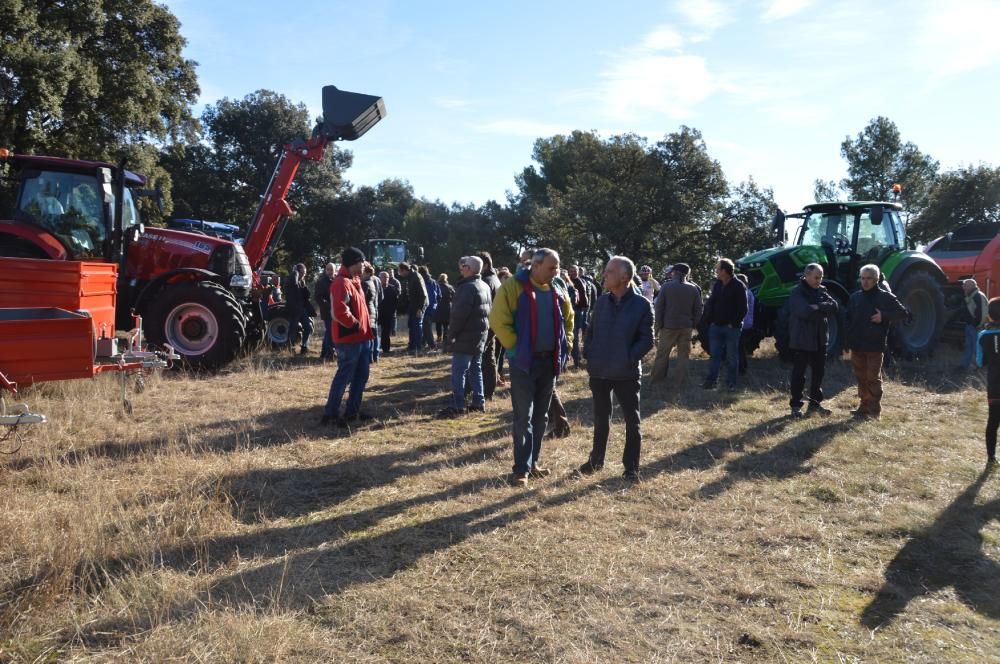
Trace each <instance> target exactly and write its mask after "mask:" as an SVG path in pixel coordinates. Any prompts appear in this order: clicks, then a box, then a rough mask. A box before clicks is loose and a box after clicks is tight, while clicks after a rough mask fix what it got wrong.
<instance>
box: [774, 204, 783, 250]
mask: <svg viewBox="0 0 1000 664" xmlns="http://www.w3.org/2000/svg"><path fill="white" fill-rule="evenodd" d="M771 234H772V235H773V236H774V241H775V242H777V243H778V244H784V243H785V213H784V212H782V211H781V210H780V209H779V210H776V211H775V213H774V216H773V217H772V218H771Z"/></svg>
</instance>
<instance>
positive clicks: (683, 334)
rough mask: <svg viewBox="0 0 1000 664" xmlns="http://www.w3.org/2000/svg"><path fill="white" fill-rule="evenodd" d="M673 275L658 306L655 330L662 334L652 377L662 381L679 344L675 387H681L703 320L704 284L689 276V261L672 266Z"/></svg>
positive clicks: (664, 288)
mask: <svg viewBox="0 0 1000 664" xmlns="http://www.w3.org/2000/svg"><path fill="white" fill-rule="evenodd" d="M670 271H671V273H672V274H673V279H671V280H670V281H667V282H666V283H664V284H663V288H662V289H661V290H660V296H659V297H657V298H656V303H655V307H654V314H655V316H654V320H655V322H654V324H653V325H654V331H655V333H656V334H658V335H659V339H658V341H657V344H656V358H655V359H654V360H653V371H652V373H651V374H650V376H649V378H650V380H651V381H654V382H656V381H662V380H665V379H666V377H667V371H668V370H669V368H670V351H671V350H673V349H674V347H676V348H677V364H676V365H675V366H674V373H673V375H672V378H673V380H672V381H671V387H672V388H673V389H678V388H680V387H681V385H683V384H684V381H685V379H686V378H687V367H688V356H689V355H690V354H691V333H692V330H693V329H694V326H695V325H697V324H698V321H699V320H701V312H702V309H703V307H704V304H703V303H702V295H701V288H699V287H698V286H697V285H696V284H693V283H691V282H689V281H688V280H687V276H688V273H689V272H690V271H691V268H690V267H688V265H687V264H686V263H677V264H676V265H671V266H670Z"/></svg>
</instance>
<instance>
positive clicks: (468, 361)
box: [451, 353, 486, 410]
mask: <svg viewBox="0 0 1000 664" xmlns="http://www.w3.org/2000/svg"><path fill="white" fill-rule="evenodd" d="M466 380H468V382H469V383H470V384H471V386H472V405H473V406H483V405H485V404H486V397H485V396H483V356H482V355H480V354H479V353H476V354H475V355H465V354H463V353H455V354H454V355H452V356H451V390H452V393H453V394H454V397H453V398H452V405H453V406H454V407H455V408H456V409H457V410H465V383H466Z"/></svg>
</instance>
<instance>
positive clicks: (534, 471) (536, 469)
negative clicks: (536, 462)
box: [528, 466, 552, 479]
mask: <svg viewBox="0 0 1000 664" xmlns="http://www.w3.org/2000/svg"><path fill="white" fill-rule="evenodd" d="M528 474H529V475H531V476H532V477H534V478H535V479H540V478H542V477H548V476H549V475H551V474H552V471H551V470H549V469H548V468H542V467H541V466H532V467H531V471H530V472H529V473H528Z"/></svg>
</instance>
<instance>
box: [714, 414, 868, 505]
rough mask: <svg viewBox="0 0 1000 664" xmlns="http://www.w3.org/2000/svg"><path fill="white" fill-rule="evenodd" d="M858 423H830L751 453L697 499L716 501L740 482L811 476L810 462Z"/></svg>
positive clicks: (728, 465)
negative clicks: (827, 445)
mask: <svg viewBox="0 0 1000 664" xmlns="http://www.w3.org/2000/svg"><path fill="white" fill-rule="evenodd" d="M855 425H856V421H855V420H846V421H845V420H840V421H836V422H829V423H827V424H823V425H822V426H818V427H810V428H808V429H804V430H802V431H800V432H799V433H797V434H795V435H794V436H792V437H791V438H789V439H788V440H785V441H783V442H781V443H779V444H777V445H775V446H774V447H772V448H770V449H769V450H767V451H766V452H762V453H760V454H757V453H755V452H751V453H750V454H746V455H744V456H741V457H739V458H737V459H733V460H732V461H729V462H727V463H726V466H725V470H726V474H725V475H724V476H723V477H721V478H720V479H718V480H716V481H715V482H711V483H710V484H706V485H705V486H703V487H701V488H700V489H699V490H698V491H697V492H696V497H698V498H715V497H717V496H719V495H720V494H722V493H723V492H725V491H728V490H729V489H730V488H732V487H733V486H734V485H735V484H737V483H739V482H746V481H752V480H757V479H786V478H789V477H793V476H795V475H801V474H804V473H808V472H809V470H810V469H809V467H808V465H806V464H807V462H808V461H809V460H810V459H811V458H812V457H813V456H814V455H815V454H816V453H817V452H819V451H820V449H822V447H823V446H824V445H826V444H827V443H828V442H830V441H831V440H832V439H833V438H834V437H835V436H836V435H837V434H839V433H843V432H845V431H848V430H850V429H852V428H853V427H854V426H855Z"/></svg>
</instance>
